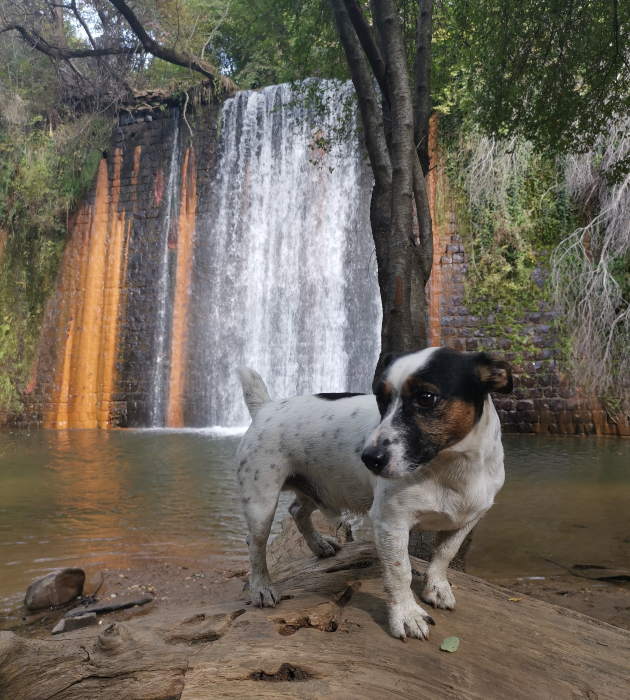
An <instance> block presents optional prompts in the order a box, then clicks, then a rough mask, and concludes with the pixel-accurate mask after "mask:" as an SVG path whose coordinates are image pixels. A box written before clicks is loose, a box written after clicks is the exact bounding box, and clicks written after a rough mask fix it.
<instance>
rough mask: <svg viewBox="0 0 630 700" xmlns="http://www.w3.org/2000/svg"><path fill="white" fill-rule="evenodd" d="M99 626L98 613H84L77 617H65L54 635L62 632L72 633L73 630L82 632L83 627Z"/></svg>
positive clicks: (60, 621) (54, 630)
mask: <svg viewBox="0 0 630 700" xmlns="http://www.w3.org/2000/svg"><path fill="white" fill-rule="evenodd" d="M97 624H98V622H97V621H96V613H93V612H91V613H84V614H83V615H77V616H76V617H64V618H63V619H61V620H59V622H58V623H57V624H56V625H55V627H54V629H53V631H52V633H53V634H61V633H62V632H72V631H73V630H80V629H82V628H83V627H94V625H97Z"/></svg>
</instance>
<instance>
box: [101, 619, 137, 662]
mask: <svg viewBox="0 0 630 700" xmlns="http://www.w3.org/2000/svg"><path fill="white" fill-rule="evenodd" d="M132 641H133V635H132V634H131V630H130V629H129V628H128V627H127V626H126V625H121V624H119V623H118V622H113V623H112V624H111V625H110V626H109V627H107V629H104V630H103V631H102V632H101V633H100V634H99V635H98V647H99V649H100V650H101V651H104V652H107V653H110V654H117V653H119V652H120V651H122V650H123V649H124V648H125V647H126V646H128V645H129V643H130V642H132Z"/></svg>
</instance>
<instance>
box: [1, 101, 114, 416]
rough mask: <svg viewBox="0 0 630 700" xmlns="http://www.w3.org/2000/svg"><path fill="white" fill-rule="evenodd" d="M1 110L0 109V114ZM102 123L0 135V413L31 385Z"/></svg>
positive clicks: (14, 128) (22, 128) (86, 120)
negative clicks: (41, 335) (69, 233)
mask: <svg viewBox="0 0 630 700" xmlns="http://www.w3.org/2000/svg"><path fill="white" fill-rule="evenodd" d="M5 111H6V110H5ZM109 135H110V124H109V122H108V120H107V119H105V118H102V117H99V118H92V117H89V116H85V117H82V118H80V119H77V120H74V121H68V122H67V123H66V124H64V125H62V126H60V127H59V128H58V129H57V130H56V131H54V132H52V133H51V131H50V128H47V124H46V120H45V119H44V118H42V117H41V116H40V115H35V116H33V117H31V118H30V119H28V121H27V123H26V124H20V123H18V124H16V123H11V122H10V121H8V120H7V118H6V114H5V119H4V121H3V123H2V125H1V128H0V154H1V156H2V157H1V158H0V241H1V243H0V250H1V251H2V252H1V253H0V411H9V412H19V411H20V410H21V402H20V400H19V398H20V396H21V395H23V394H24V392H25V391H27V389H28V387H29V383H31V382H32V380H33V376H32V371H33V362H34V360H35V356H36V350H37V342H38V338H39V332H40V329H41V324H42V321H43V316H44V310H45V305H46V301H47V299H48V297H49V296H50V294H51V292H52V290H53V288H54V284H55V279H56V275H57V270H58V267H59V262H60V260H61V254H62V252H63V247H64V244H65V238H66V230H67V224H68V217H69V215H70V214H71V213H72V211H73V209H74V208H75V206H76V203H77V201H78V200H79V198H80V197H81V196H82V195H83V194H85V193H86V191H87V190H88V189H89V187H90V186H91V185H92V182H93V181H94V178H95V176H96V172H97V170H98V164H99V161H100V159H101V157H102V151H103V148H104V147H106V144H107V143H108V141H109Z"/></svg>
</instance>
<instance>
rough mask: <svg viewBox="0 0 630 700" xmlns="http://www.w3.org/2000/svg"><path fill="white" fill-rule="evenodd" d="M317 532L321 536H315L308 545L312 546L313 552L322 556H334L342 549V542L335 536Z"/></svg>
mask: <svg viewBox="0 0 630 700" xmlns="http://www.w3.org/2000/svg"><path fill="white" fill-rule="evenodd" d="M317 534H318V535H319V536H318V537H314V538H313V539H312V540H311V541H310V542H309V543H308V546H309V547H310V548H311V552H313V554H315V556H318V557H322V558H324V557H332V556H333V555H334V554H337V552H338V551H339V550H340V549H341V544H340V543H339V541H338V540H337V539H335V538H334V537H327V536H326V535H322V534H320V533H317Z"/></svg>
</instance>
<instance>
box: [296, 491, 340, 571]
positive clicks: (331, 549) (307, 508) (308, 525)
mask: <svg viewBox="0 0 630 700" xmlns="http://www.w3.org/2000/svg"><path fill="white" fill-rule="evenodd" d="M314 510H317V504H316V503H315V501H313V499H312V498H308V497H307V496H303V495H302V494H296V499H295V501H293V503H292V504H291V506H290V507H289V513H291V515H292V517H293V520H295V524H296V525H297V529H298V530H299V531H300V532H301V533H302V536H303V537H304V539H305V540H306V544H307V545H308V546H309V547H310V549H311V552H313V554H315V555H316V556H318V557H331V556H332V555H333V554H336V553H337V552H338V551H339V550H340V549H341V545H340V544H339V541H338V540H337V539H336V538H335V537H327V536H326V535H322V533H321V532H319V531H318V530H316V529H315V526H314V525H313V521H312V520H311V515H312V514H313V511H314Z"/></svg>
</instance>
